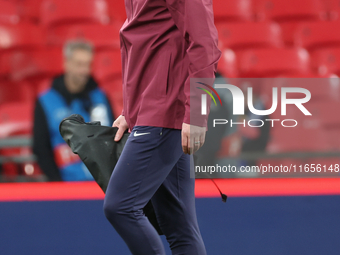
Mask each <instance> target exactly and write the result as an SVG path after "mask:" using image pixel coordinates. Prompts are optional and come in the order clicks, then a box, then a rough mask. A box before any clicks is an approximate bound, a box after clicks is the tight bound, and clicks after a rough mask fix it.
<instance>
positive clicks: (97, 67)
mask: <svg viewBox="0 0 340 255" xmlns="http://www.w3.org/2000/svg"><path fill="white" fill-rule="evenodd" d="M121 72H122V64H121V56H120V50H111V51H101V52H99V53H97V54H96V56H95V58H94V63H93V74H94V77H95V78H96V79H97V80H98V81H99V82H106V81H110V80H113V79H116V78H121Z"/></svg>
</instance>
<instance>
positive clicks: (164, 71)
mask: <svg viewBox="0 0 340 255" xmlns="http://www.w3.org/2000/svg"><path fill="white" fill-rule="evenodd" d="M171 57H172V54H171V52H170V51H166V53H165V54H164V55H163V57H162V58H160V61H158V68H157V72H156V73H155V75H156V77H157V79H156V80H157V94H158V95H159V96H166V95H167V94H168V93H169V89H170V87H169V84H170V80H171V72H170V69H171Z"/></svg>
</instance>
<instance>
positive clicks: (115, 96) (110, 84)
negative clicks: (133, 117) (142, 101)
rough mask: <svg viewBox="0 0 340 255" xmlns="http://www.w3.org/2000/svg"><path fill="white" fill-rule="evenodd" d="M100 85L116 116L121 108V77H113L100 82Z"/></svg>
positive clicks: (120, 111)
mask: <svg viewBox="0 0 340 255" xmlns="http://www.w3.org/2000/svg"><path fill="white" fill-rule="evenodd" d="M100 87H101V88H102V89H103V90H104V92H105V93H106V95H107V96H108V98H109V100H110V103H111V106H112V108H113V113H114V115H115V116H116V117H118V116H119V115H120V114H121V113H122V110H123V91H122V88H123V84H122V79H119V78H118V79H113V80H110V81H107V82H104V83H101V84H100Z"/></svg>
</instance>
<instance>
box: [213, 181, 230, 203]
mask: <svg viewBox="0 0 340 255" xmlns="http://www.w3.org/2000/svg"><path fill="white" fill-rule="evenodd" d="M210 180H211V181H212V182H213V183H214V184H215V186H216V188H217V189H218V191H219V192H220V194H221V197H222V202H224V203H226V202H227V199H228V196H227V195H226V194H223V193H222V191H221V190H220V188H219V187H218V186H217V184H216V182H215V181H214V179H210Z"/></svg>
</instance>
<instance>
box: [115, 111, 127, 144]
mask: <svg viewBox="0 0 340 255" xmlns="http://www.w3.org/2000/svg"><path fill="white" fill-rule="evenodd" d="M112 127H117V128H118V131H117V133H116V136H115V142H118V141H119V140H120V139H121V138H122V137H123V134H124V132H125V130H126V129H128V128H129V126H128V124H127V122H126V120H125V116H123V115H119V117H118V118H117V119H116V120H115V121H114V122H113V124H112Z"/></svg>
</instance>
